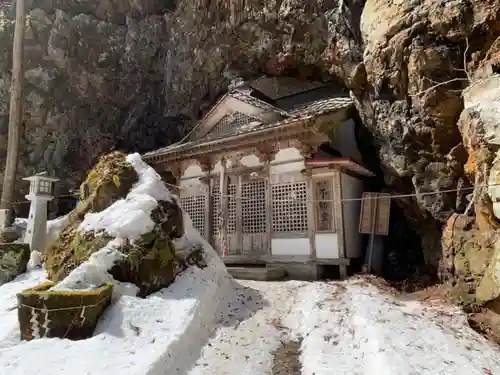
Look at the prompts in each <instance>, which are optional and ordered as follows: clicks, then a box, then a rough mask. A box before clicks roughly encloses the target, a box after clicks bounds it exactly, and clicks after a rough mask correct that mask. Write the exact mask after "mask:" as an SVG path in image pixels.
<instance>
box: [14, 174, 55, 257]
mask: <svg viewBox="0 0 500 375" xmlns="http://www.w3.org/2000/svg"><path fill="white" fill-rule="evenodd" d="M23 180H25V181H29V182H30V192H29V194H28V195H26V199H28V200H29V201H31V205H30V213H29V217H28V226H27V228H26V234H25V235H24V242H25V243H27V244H29V245H30V249H31V251H39V252H43V250H44V249H45V245H46V241H47V203H48V202H49V201H51V200H52V199H54V197H53V195H52V184H53V183H54V182H57V181H59V179H57V178H54V177H49V176H48V175H47V172H42V173H38V174H36V175H34V176H32V177H26V178H24V179H23Z"/></svg>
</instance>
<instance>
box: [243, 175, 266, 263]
mask: <svg viewBox="0 0 500 375" xmlns="http://www.w3.org/2000/svg"><path fill="white" fill-rule="evenodd" d="M268 189H269V184H268V181H267V179H265V178H256V179H252V178H246V177H245V178H242V179H241V199H239V200H238V202H236V203H237V204H240V205H241V206H240V209H239V210H238V212H241V232H242V233H241V251H242V253H243V254H249V255H250V254H255V255H262V254H266V252H267V249H268V248H269V234H268V217H269V214H270V213H269V212H267V210H266V207H267V204H266V202H267V196H268Z"/></svg>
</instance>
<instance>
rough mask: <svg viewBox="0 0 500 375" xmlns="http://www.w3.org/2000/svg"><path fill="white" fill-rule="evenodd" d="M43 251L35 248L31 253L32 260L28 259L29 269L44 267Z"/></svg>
mask: <svg viewBox="0 0 500 375" xmlns="http://www.w3.org/2000/svg"><path fill="white" fill-rule="evenodd" d="M42 263H43V262H42V253H41V252H39V251H36V250H33V251H32V252H31V254H30V260H29V261H28V270H32V269H34V268H40V267H42Z"/></svg>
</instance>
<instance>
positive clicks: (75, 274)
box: [51, 239, 125, 292]
mask: <svg viewBox="0 0 500 375" xmlns="http://www.w3.org/2000/svg"><path fill="white" fill-rule="evenodd" d="M120 245H121V241H120V240H119V239H114V240H112V241H110V242H109V243H108V244H107V245H106V246H105V247H103V248H102V249H100V250H98V251H96V252H95V253H94V254H92V255H91V256H90V258H89V259H88V260H87V261H85V262H83V263H82V264H80V265H79V266H78V267H77V268H75V269H74V270H73V271H71V273H70V274H69V275H68V276H67V277H66V278H65V279H64V280H62V281H61V282H60V283H58V284H57V285H55V286H54V287H52V288H51V290H53V291H71V290H92V289H95V288H99V287H100V286H102V285H103V284H105V283H108V282H113V284H115V283H116V281H115V280H114V279H113V278H112V277H111V275H110V274H109V273H108V270H109V269H111V268H112V267H113V265H114V264H115V263H116V262H117V261H119V260H122V259H124V258H125V255H124V254H123V253H121V252H120V251H119V247H120ZM115 292H116V290H115Z"/></svg>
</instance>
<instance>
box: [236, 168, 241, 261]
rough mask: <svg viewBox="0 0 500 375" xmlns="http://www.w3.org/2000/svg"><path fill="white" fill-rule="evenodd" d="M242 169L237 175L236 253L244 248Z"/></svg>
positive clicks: (239, 252)
mask: <svg viewBox="0 0 500 375" xmlns="http://www.w3.org/2000/svg"><path fill="white" fill-rule="evenodd" d="M242 180H243V179H242V176H241V171H240V172H238V175H237V176H236V233H235V235H236V241H237V246H236V254H238V255H239V254H241V249H242V248H243V213H242V210H241V205H242V201H241V184H242V182H243V181H242Z"/></svg>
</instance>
